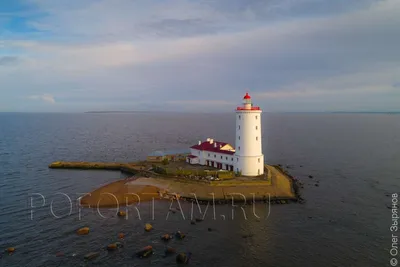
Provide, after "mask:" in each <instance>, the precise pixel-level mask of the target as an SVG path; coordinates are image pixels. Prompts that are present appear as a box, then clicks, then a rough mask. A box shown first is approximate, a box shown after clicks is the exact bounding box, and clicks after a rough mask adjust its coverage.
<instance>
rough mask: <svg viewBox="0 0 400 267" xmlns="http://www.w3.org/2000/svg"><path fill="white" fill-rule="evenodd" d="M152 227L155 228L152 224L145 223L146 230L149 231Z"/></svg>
mask: <svg viewBox="0 0 400 267" xmlns="http://www.w3.org/2000/svg"><path fill="white" fill-rule="evenodd" d="M152 229H153V226H152V225H151V224H149V223H146V224H145V225H144V230H145V231H146V232H149V231H151V230H152Z"/></svg>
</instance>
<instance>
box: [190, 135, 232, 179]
mask: <svg viewBox="0 0 400 267" xmlns="http://www.w3.org/2000/svg"><path fill="white" fill-rule="evenodd" d="M190 154H191V155H189V156H188V157H187V158H186V162H188V163H190V164H201V165H206V166H210V167H215V168H218V169H223V170H230V171H233V170H234V154H235V149H234V148H233V147H232V146H231V145H230V144H228V143H224V142H219V141H215V140H214V139H212V138H207V140H206V141H204V142H201V141H199V143H198V144H197V145H194V146H191V147H190Z"/></svg>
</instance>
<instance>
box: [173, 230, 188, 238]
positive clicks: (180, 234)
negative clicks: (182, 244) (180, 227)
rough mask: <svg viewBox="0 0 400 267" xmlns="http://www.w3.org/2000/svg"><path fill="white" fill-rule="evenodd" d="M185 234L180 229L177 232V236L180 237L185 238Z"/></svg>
mask: <svg viewBox="0 0 400 267" xmlns="http://www.w3.org/2000/svg"><path fill="white" fill-rule="evenodd" d="M185 236H186V235H185V234H183V233H181V231H178V232H176V233H175V237H176V238H178V239H184V238H185Z"/></svg>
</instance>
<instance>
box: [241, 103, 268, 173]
mask: <svg viewBox="0 0 400 267" xmlns="http://www.w3.org/2000/svg"><path fill="white" fill-rule="evenodd" d="M261 136H262V134H261V110H237V111H236V140H235V149H236V152H235V156H236V157H237V159H236V162H235V169H234V170H235V171H240V172H241V173H242V175H245V176H257V175H261V174H263V173H264V155H263V154H262V138H261Z"/></svg>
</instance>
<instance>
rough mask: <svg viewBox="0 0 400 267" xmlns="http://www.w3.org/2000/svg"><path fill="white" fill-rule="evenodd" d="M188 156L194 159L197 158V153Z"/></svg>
mask: <svg viewBox="0 0 400 267" xmlns="http://www.w3.org/2000/svg"><path fill="white" fill-rule="evenodd" d="M187 157H188V158H191V159H194V158H197V156H195V155H189V156H187Z"/></svg>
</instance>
